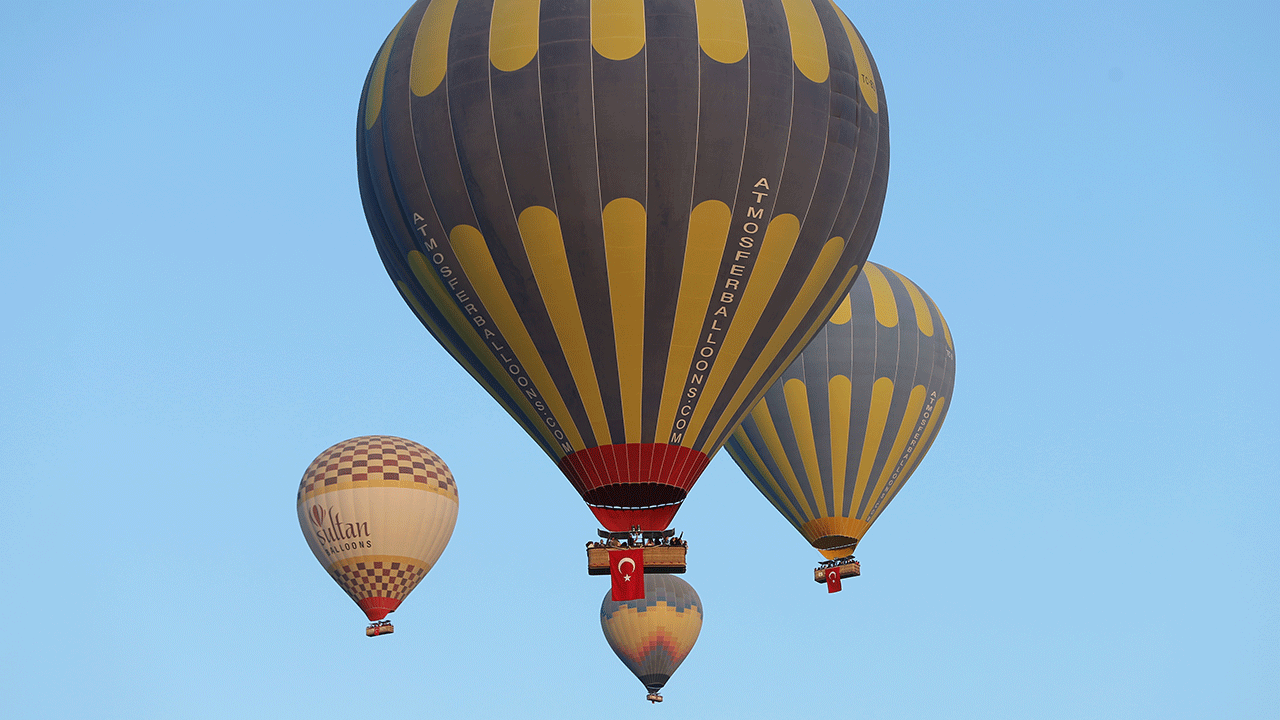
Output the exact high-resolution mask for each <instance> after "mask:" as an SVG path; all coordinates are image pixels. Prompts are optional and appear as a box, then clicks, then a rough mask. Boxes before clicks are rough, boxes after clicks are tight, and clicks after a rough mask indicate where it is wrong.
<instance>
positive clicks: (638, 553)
mask: <svg viewBox="0 0 1280 720" xmlns="http://www.w3.org/2000/svg"><path fill="white" fill-rule="evenodd" d="M609 578H610V579H611V580H613V601H614V602H622V601H624V600H643V599H644V549H643V548H635V549H634V550H610V551H609Z"/></svg>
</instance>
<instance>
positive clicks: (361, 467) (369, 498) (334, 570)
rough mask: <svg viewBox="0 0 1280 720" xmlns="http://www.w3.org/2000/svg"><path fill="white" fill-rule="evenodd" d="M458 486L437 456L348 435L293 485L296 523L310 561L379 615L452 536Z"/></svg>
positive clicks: (396, 602)
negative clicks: (310, 555) (318, 565)
mask: <svg viewBox="0 0 1280 720" xmlns="http://www.w3.org/2000/svg"><path fill="white" fill-rule="evenodd" d="M457 519H458V486H457V485H456V484H455V483H454V481H453V474H452V473H450V472H449V468H448V467H447V466H445V464H444V461H442V460H441V459H440V458H439V457H437V456H436V454H435V453H433V452H431V451H430V450H428V449H426V448H425V447H423V446H421V445H419V444H417V443H415V442H413V441H411V440H405V439H403V438H398V437H389V436H385V435H372V436H368V437H358V438H352V439H351V440H346V441H343V442H340V443H338V444H337V445H334V446H333V447H331V448H329V449H328V450H325V451H324V452H322V453H320V455H319V456H318V457H316V459H315V460H313V461H312V462H311V466H310V467H308V468H307V472H306V474H304V475H303V476H302V484H301V485H300V486H299V487H298V522H299V523H300V524H301V525H302V534H303V535H305V536H306V538H307V544H308V545H309V546H310V547H311V552H312V553H314V554H315V556H316V559H317V560H319V561H320V564H321V565H323V566H324V569H325V570H326V571H328V573H329V574H330V575H331V576H333V579H334V580H336V581H337V583H338V585H340V586H341V587H342V589H343V590H345V591H346V592H347V594H348V595H350V596H351V599H352V600H355V601H356V604H357V605H359V606H360V609H361V610H363V611H364V612H365V614H366V615H367V616H368V617H369V620H371V621H376V620H381V619H383V618H384V617H386V616H387V613H389V612H392V611H394V610H395V609H396V608H397V607H399V606H400V603H401V601H403V600H404V598H405V596H407V595H408V594H409V593H410V592H411V591H412V590H413V588H414V587H416V586H417V584H418V582H419V581H421V580H422V578H423V577H424V576H425V575H426V574H427V572H428V571H429V570H431V567H432V566H433V565H435V563H436V560H437V559H439V558H440V553H442V552H444V548H445V545H448V544H449V537H450V536H452V535H453V525H454V523H455V522H456V521H457Z"/></svg>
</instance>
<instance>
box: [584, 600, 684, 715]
mask: <svg viewBox="0 0 1280 720" xmlns="http://www.w3.org/2000/svg"><path fill="white" fill-rule="evenodd" d="M600 628H601V629H602V630H604V637H605V639H606V640H608V641H609V647H611V648H613V651H614V652H615V653H617V655H618V659H619V660H621V661H622V664H623V665H626V666H627V669H628V670H630V671H631V672H633V673H635V676H636V677H637V678H639V679H640V682H642V683H644V686H645V688H646V689H647V690H648V691H649V694H648V696H647V697H646V699H647V700H649V701H650V702H662V696H661V695H659V694H658V691H659V690H661V689H662V687H663V686H664V685H666V684H667V680H670V679H671V675H672V673H674V672H675V671H676V668H678V667H680V663H682V662H684V659H685V658H686V657H688V656H689V651H690V650H692V649H693V644H694V643H695V642H697V641H698V633H699V632H700V631H701V630H702V600H701V599H699V598H698V593H697V592H695V591H694V589H693V587H692V586H690V585H689V583H687V582H685V581H684V580H681V579H680V578H678V577H676V576H674V575H645V576H644V599H643V600H624V601H622V602H614V601H613V600H612V599H610V593H606V594H605V596H604V602H603V603H601V604H600Z"/></svg>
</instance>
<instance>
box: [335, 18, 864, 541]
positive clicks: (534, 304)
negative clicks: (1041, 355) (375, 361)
mask: <svg viewBox="0 0 1280 720" xmlns="http://www.w3.org/2000/svg"><path fill="white" fill-rule="evenodd" d="M888 150H889V143H888V124H887V120H886V110H885V100H884V93H883V91H882V89H881V87H880V80H879V75H878V72H877V70H876V67H875V64H874V62H873V61H872V59H871V55H870V53H868V52H867V49H866V47H865V45H864V44H863V41H862V38H861V36H859V34H858V32H857V31H856V30H855V29H854V27H853V25H852V24H850V22H849V20H848V18H846V17H845V16H844V14H843V13H842V12H841V11H840V10H839V9H838V8H837V7H836V6H835V5H834V4H833V3H832V2H831V0H556V1H555V2H540V0H421V1H420V2H418V3H416V4H415V5H414V6H413V7H412V8H411V9H410V10H409V12H408V13H407V14H406V15H405V16H404V18H402V19H401V21H400V23H399V24H398V25H397V26H396V28H395V29H394V30H393V31H392V32H391V35H390V37H388V38H387V40H386V42H385V43H384V45H383V46H382V50H381V51H380V52H379V53H378V55H377V57H376V60H375V62H374V64H373V67H372V69H371V70H370V72H369V76H368V80H367V81H366V84H365V90H364V95H363V98H362V101H361V104H360V117H359V125H358V160H359V171H360V188H361V195H362V197H363V200H364V207H365V213H366V215H367V217H368V221H369V226H370V229H371V230H372V232H373V235H374V238H375V240H376V243H377V246H378V251H379V253H380V254H381V256H382V260H383V263H384V264H385V265H386V268H387V272H388V273H389V274H390V275H391V277H392V279H393V280H394V281H395V284H396V287H397V288H399V290H400V293H401V295H402V296H403V297H404V299H405V301H406V302H407V303H409V305H410V306H412V307H413V309H414V311H415V312H416V313H417V315H418V317H419V318H420V319H421V321H422V323H423V324H424V325H426V327H427V328H428V330H430V332H431V333H432V335H434V336H435V338H436V339H437V340H438V341H439V342H440V343H441V345H443V346H444V347H445V349H446V350H448V352H449V353H450V354H451V355H452V356H453V357H454V358H455V359H456V360H457V361H458V362H459V363H461V364H462V365H463V366H464V367H465V368H466V369H467V370H468V371H469V372H470V373H471V375H472V376H473V377H475V379H476V380H477V381H479V382H480V383H481V385H483V386H484V388H485V389H486V390H487V391H488V392H489V393H490V394H491V395H492V396H493V397H494V398H496V399H497V400H498V402H499V403H501V404H502V406H503V407H504V408H505V409H506V410H507V412H509V413H510V414H511V416H512V417H514V418H515V419H516V420H517V421H518V422H519V423H520V424H521V425H522V426H523V427H524V429H525V430H526V431H527V432H528V433H529V435H530V436H531V437H533V439H534V440H535V441H536V442H538V443H539V445H540V446H541V447H542V449H543V450H544V451H545V452H546V453H547V454H548V455H549V456H550V457H551V458H552V459H553V460H555V461H556V463H557V464H558V465H559V467H560V469H561V470H562V471H563V472H564V474H565V475H566V476H567V477H568V478H569V480H570V481H571V482H572V483H573V485H574V487H575V488H577V490H578V491H579V492H580V493H581V494H582V496H583V498H584V499H585V500H586V501H587V503H588V504H589V505H590V506H591V507H592V509H593V511H594V512H595V513H596V515H597V517H599V519H600V521H601V522H602V523H603V524H604V525H605V526H606V527H608V528H610V529H613V530H626V529H629V528H630V527H632V526H634V525H639V526H641V527H643V528H644V529H646V530H648V529H654V530H657V529H662V528H665V527H666V526H667V524H668V523H669V522H670V519H671V517H672V516H673V515H674V514H675V511H676V508H678V507H679V504H680V502H682V501H683V499H684V497H685V494H686V493H687V492H688V490H689V488H690V487H691V486H692V485H693V483H694V481H695V480H696V479H697V477H698V475H699V474H700V473H701V471H702V469H703V468H704V467H705V466H706V464H707V462H708V461H709V459H710V457H711V455H713V454H714V453H715V451H716V450H717V449H719V448H720V446H721V445H722V444H723V443H724V440H725V438H726V437H727V436H728V434H729V432H730V431H731V430H732V428H733V427H734V426H735V425H736V424H737V423H738V421H739V420H740V419H741V418H742V415H743V414H744V413H745V412H746V410H747V408H749V407H751V405H752V404H753V403H754V401H755V400H756V398H758V397H759V396H760V394H761V393H762V392H764V390H765V388H767V387H768V386H769V384H770V383H771V382H772V380H773V378H774V376H776V374H777V373H778V372H780V371H781V369H782V368H784V367H786V365H787V363H788V362H790V359H791V358H792V357H793V356H794V354H795V353H796V352H798V349H799V348H801V347H803V345H804V343H805V341H807V340H808V338H809V337H811V335H812V333H813V332H816V330H817V328H818V327H820V326H821V324H822V322H824V321H825V320H826V318H827V316H828V315H829V314H830V313H831V312H832V310H833V309H834V308H835V305H836V302H837V301H838V300H839V298H840V297H841V296H843V294H844V293H845V292H846V291H847V290H848V287H849V285H850V283H851V282H852V281H853V278H854V277H855V275H856V274H857V270H858V268H859V266H860V265H861V263H862V262H863V261H864V260H865V258H866V256H867V253H868V252H869V250H870V248H871V243H872V240H873V239H874V237H875V231H876V228H877V226H878V224H879V219H880V210H881V207H882V205H883V201H884V193H885V183H886V178H887V174H888V162H889V152H888Z"/></svg>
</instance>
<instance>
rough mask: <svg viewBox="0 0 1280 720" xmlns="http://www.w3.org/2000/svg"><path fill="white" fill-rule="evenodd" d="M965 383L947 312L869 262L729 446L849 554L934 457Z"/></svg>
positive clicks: (793, 517)
mask: <svg viewBox="0 0 1280 720" xmlns="http://www.w3.org/2000/svg"><path fill="white" fill-rule="evenodd" d="M955 376H956V370H955V350H954V347H953V346H952V343H951V330H950V329H949V328H948V327H947V323H946V321H945V320H943V318H942V313H940V312H939V311H938V307H937V305H935V304H934V303H933V300H932V299H930V298H929V296H928V295H926V294H924V292H922V291H921V290H920V289H919V288H917V287H916V286H915V285H914V284H913V283H912V282H911V281H910V280H908V279H906V278H905V277H903V276H902V275H899V274H898V273H897V272H894V271H893V270H890V269H889V268H886V267H884V266H883V265H876V264H874V263H868V264H867V266H866V268H864V269H863V271H862V274H861V276H859V277H858V280H857V282H855V283H854V285H853V289H852V290H850V292H849V296H848V297H847V298H845V300H844V302H843V303H841V305H840V307H839V308H837V309H836V312H835V314H834V315H833V316H832V318H831V321H830V322H828V323H827V324H826V326H824V327H823V329H822V331H821V332H819V333H818V334H817V335H816V336H814V338H813V341H812V342H811V343H809V345H808V347H806V348H805V350H804V352H802V353H801V354H800V357H799V358H797V359H796V361H795V362H794V363H792V364H791V366H790V367H788V368H787V369H786V371H785V372H784V373H783V374H782V376H781V377H780V378H779V379H778V381H777V382H776V383H774V385H773V386H772V387H771V388H769V391H768V392H766V393H765V396H764V398H763V399H762V400H761V401H760V403H759V404H757V405H756V406H755V408H754V409H753V410H752V411H751V414H750V415H749V416H748V417H747V419H746V420H744V421H743V423H742V425H741V426H740V427H739V428H738V429H737V430H735V431H734V433H733V437H732V438H730V440H729V442H728V443H727V444H726V448H727V449H728V451H729V455H730V456H732V457H733V459H734V461H735V462H737V463H738V467H740V468H742V471H743V472H745V473H746V474H747V477H749V478H750V479H751V482H752V483H754V484H755V486H756V488H757V489H759V490H760V492H761V493H763V494H764V496H765V497H766V498H768V499H769V502H771V503H773V506H774V507H776V508H777V509H778V511H779V512H781V513H782V514H783V516H784V517H786V518H787V520H788V521H790V522H791V524H792V525H794V526H795V527H796V529H797V530H799V531H800V532H801V534H803V535H804V538H805V539H806V540H808V541H809V542H810V543H811V544H812V545H813V546H814V547H815V548H817V549H818V550H820V551H822V553H823V554H824V555H826V556H827V557H829V558H835V557H842V556H847V555H850V554H852V552H853V546H854V545H855V544H856V543H857V542H858V540H860V539H861V538H862V536H863V535H864V534H865V533H866V531H867V529H868V528H869V527H871V524H872V523H873V522H875V521H876V519H877V518H878V517H880V514H881V513H882V512H884V509H885V507H886V506H887V505H888V504H889V502H890V501H891V500H893V498H894V496H896V495H897V494H898V491H899V490H901V489H902V485H903V484H904V483H905V482H906V481H907V478H909V477H910V476H911V473H912V472H914V471H915V469H916V466H917V465H918V464H919V462H920V459H921V458H923V457H924V455H925V453H926V452H928V451H929V446H930V445H931V444H933V440H934V438H935V437H936V436H937V432H938V428H939V427H941V426H942V421H943V419H944V418H945V417H946V414H947V408H948V401H949V400H950V399H951V391H952V387H953V386H954V385H955Z"/></svg>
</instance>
